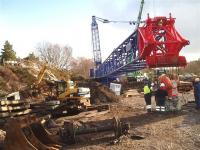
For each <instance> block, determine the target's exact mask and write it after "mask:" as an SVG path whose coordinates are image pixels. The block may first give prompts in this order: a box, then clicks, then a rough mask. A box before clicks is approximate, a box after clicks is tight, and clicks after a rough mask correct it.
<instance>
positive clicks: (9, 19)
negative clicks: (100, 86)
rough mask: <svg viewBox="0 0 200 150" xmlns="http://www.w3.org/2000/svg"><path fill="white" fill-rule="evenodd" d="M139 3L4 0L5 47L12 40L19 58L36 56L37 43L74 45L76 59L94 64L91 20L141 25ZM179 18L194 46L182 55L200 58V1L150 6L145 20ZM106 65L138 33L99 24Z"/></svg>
mask: <svg viewBox="0 0 200 150" xmlns="http://www.w3.org/2000/svg"><path fill="white" fill-rule="evenodd" d="M139 5H140V0H0V46H1V48H2V46H3V44H4V42H5V40H8V41H9V42H10V43H11V44H12V45H13V49H14V50H15V51H16V53H17V55H18V56H20V57H25V56H27V55H28V54H29V53H30V52H33V51H35V47H36V45H37V43H38V42H42V41H49V42H52V43H58V44H61V45H69V46H71V47H72V49H73V56H74V57H82V56H83V57H88V58H92V45H91V16H92V15H95V16H98V17H101V18H106V19H110V20H136V18H137V15H138V10H139ZM170 12H171V13H172V16H173V17H175V18H176V23H175V26H176V29H177V30H178V32H179V33H180V34H181V35H182V36H183V37H184V38H186V39H188V40H189V41H190V45H189V46H186V47H185V48H183V49H182V51H181V54H182V55H185V56H186V58H187V60H195V59H198V58H200V49H199V44H200V27H199V25H200V23H199V22H200V21H199V16H200V0H145V4H144V10H143V15H142V19H143V20H144V19H145V18H146V16H147V13H150V16H151V17H154V16H168V14H169V13H170ZM98 25H99V32H100V41H101V50H102V56H103V59H105V58H106V57H108V55H109V54H110V53H111V52H112V50H113V49H114V48H116V47H117V46H118V45H119V44H120V43H121V42H122V41H123V40H125V38H127V37H128V36H129V35H130V34H131V33H132V32H133V30H134V26H130V25H128V24H117V23H115V24H102V23H100V22H98Z"/></svg>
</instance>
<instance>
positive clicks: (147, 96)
mask: <svg viewBox="0 0 200 150" xmlns="http://www.w3.org/2000/svg"><path fill="white" fill-rule="evenodd" d="M143 90H144V99H145V102H146V110H147V112H151V89H150V88H149V85H148V82H145V85H144V88H143Z"/></svg>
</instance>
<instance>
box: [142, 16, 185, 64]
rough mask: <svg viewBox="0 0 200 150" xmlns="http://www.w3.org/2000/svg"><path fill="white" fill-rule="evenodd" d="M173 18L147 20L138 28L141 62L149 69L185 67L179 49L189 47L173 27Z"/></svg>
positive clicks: (183, 58)
mask: <svg viewBox="0 0 200 150" xmlns="http://www.w3.org/2000/svg"><path fill="white" fill-rule="evenodd" d="M174 23H175V18H172V17H171V15H170V17H169V18H167V17H154V18H149V16H148V18H147V20H146V23H145V25H144V26H142V27H139V28H138V49H139V57H140V59H141V60H146V62H147V65H148V66H149V67H150V68H155V67H178V66H186V64H187V61H186V58H185V57H184V56H179V52H180V51H181V49H182V48H183V47H184V46H186V45H189V41H188V40H186V39H184V38H183V37H182V36H181V35H180V34H179V33H178V32H177V30H176V29H175V27H174Z"/></svg>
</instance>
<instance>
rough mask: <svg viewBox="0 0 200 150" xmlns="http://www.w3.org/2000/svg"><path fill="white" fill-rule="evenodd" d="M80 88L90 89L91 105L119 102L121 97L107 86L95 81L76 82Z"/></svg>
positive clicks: (82, 80)
mask: <svg viewBox="0 0 200 150" xmlns="http://www.w3.org/2000/svg"><path fill="white" fill-rule="evenodd" d="M76 82H77V84H78V86H79V87H89V88H90V94H91V99H90V101H91V103H92V104H99V103H107V102H118V101H119V97H118V96H117V95H116V94H115V93H114V92H113V91H112V90H111V89H109V87H107V86H106V85H103V84H101V83H99V82H96V81H94V80H89V79H88V80H85V79H83V78H82V79H81V80H79V81H76Z"/></svg>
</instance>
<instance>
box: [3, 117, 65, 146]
mask: <svg viewBox="0 0 200 150" xmlns="http://www.w3.org/2000/svg"><path fill="white" fill-rule="evenodd" d="M5 127H6V137H5V142H4V149H5V150H22V149H23V150H59V149H61V148H62V146H61V145H60V144H59V143H58V142H56V141H54V140H53V138H52V136H51V135H50V133H48V131H47V130H46V129H45V128H44V127H43V125H42V124H41V119H38V118H36V117H35V116H27V117H17V118H11V119H9V120H8V122H7V123H6V126H5Z"/></svg>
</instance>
